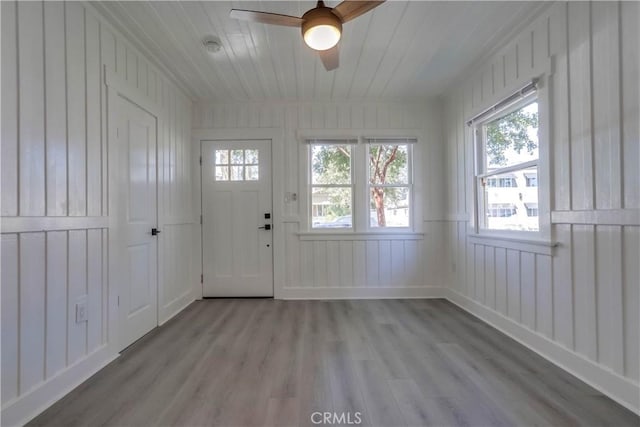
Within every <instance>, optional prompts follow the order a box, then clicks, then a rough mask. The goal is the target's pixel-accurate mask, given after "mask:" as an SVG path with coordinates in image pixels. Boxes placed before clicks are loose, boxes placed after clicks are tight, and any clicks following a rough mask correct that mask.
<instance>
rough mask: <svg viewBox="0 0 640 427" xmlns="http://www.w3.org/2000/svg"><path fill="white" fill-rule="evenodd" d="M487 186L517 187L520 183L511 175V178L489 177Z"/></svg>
mask: <svg viewBox="0 0 640 427" xmlns="http://www.w3.org/2000/svg"><path fill="white" fill-rule="evenodd" d="M487 186H488V187H500V188H506V187H517V186H518V184H517V183H516V179H515V178H512V177H509V178H487Z"/></svg>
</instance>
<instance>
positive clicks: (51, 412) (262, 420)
mask: <svg viewBox="0 0 640 427" xmlns="http://www.w3.org/2000/svg"><path fill="white" fill-rule="evenodd" d="M316 411H318V412H336V413H338V414H342V413H345V415H346V414H350V417H351V420H352V421H355V420H356V412H359V413H361V416H360V417H361V419H362V424H363V425H377V426H385V427H391V426H422V425H432V426H458V425H464V426H515V425H523V426H524V425H527V426H532V425H548V426H570V425H593V426H606V425H609V426H625V425H629V426H638V425H640V418H639V417H637V416H635V415H634V414H633V413H631V412H630V411H628V410H626V409H624V408H622V407H621V406H620V405H618V404H616V403H614V402H613V401H611V400H610V399H608V398H606V397H605V396H603V395H602V394H601V393H599V392H598V391H596V390H594V389H593V388H591V387H589V386H587V385H586V384H584V383H582V382H581V381H579V380H577V379H576V378H574V377H572V376H571V375H569V374H567V373H566V372H564V371H563V370H561V369H559V368H557V367H555V366H554V365H552V364H551V363H549V362H547V361H546V360H545V359H543V358H541V357H539V356H537V355H536V354H534V353H533V352H531V351H529V350H528V349H526V348H525V347H523V346H521V345H520V344H518V343H516V342H515V341H513V340H511V339H510V338H508V337H507V336H505V335H503V334H501V333H500V332H498V331H496V330H495V329H493V328H491V327H490V326H488V325H487V324H485V323H483V322H481V321H479V320H477V319H476V318H474V317H472V316H470V315H469V314H467V313H465V312H464V311H462V310H461V309H459V308H457V307H456V306H454V305H453V304H451V303H449V302H447V301H444V300H371V301H276V300H270V299H223V300H204V301H198V302H195V303H193V304H192V305H191V306H189V307H188V308H187V309H186V310H184V311H183V312H182V313H180V314H179V315H178V316H177V317H176V318H174V319H172V320H171V321H170V322H169V323H167V324H166V325H164V326H162V327H160V328H158V329H156V330H154V331H153V332H152V333H150V334H149V335H147V336H146V337H144V338H143V339H141V340H140V341H138V342H136V343H135V344H134V345H132V346H131V347H130V348H128V349H127V350H126V351H125V352H123V354H122V356H121V357H120V358H118V359H117V360H116V361H114V362H113V363H111V364H110V365H109V366H107V367H106V368H105V369H103V370H101V371H100V372H98V373H97V374H96V375H94V376H93V377H92V378H90V379H89V380H88V381H86V382H85V383H83V384H82V385H80V386H79V387H78V388H77V389H75V390H74V391H73V392H71V393H70V394H69V395H67V396H66V397H65V398H64V399H62V400H61V401H59V402H58V403H56V404H55V405H53V406H52V407H51V408H49V409H48V410H47V411H45V412H44V413H42V414H41V415H40V416H38V417H37V418H36V419H34V420H33V421H32V422H31V424H30V425H34V426H35V425H64V426H75V425H89V426H98V425H112V426H150V425H185V426H186V425H190V426H196V425H203V426H204V425H220V426H257V425H272V426H297V425H305V426H307V425H313V424H312V422H311V419H310V417H311V414H312V413H314V412H316Z"/></svg>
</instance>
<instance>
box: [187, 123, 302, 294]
mask: <svg viewBox="0 0 640 427" xmlns="http://www.w3.org/2000/svg"><path fill="white" fill-rule="evenodd" d="M191 139H192V144H193V146H197V147H198V149H197V150H192V153H193V155H192V157H193V158H192V164H193V168H192V170H193V171H194V175H193V176H192V182H194V183H196V185H195V186H194V194H199V195H200V197H194V200H195V202H196V204H197V206H195V211H196V212H200V215H202V183H201V177H200V170H201V164H200V158H201V149H202V142H203V141H233V140H238V141H241V140H242V141H250V140H271V206H272V209H273V211H272V214H273V221H272V224H273V225H272V236H273V241H272V245H273V298H274V299H282V298H283V288H284V280H285V274H284V265H285V264H284V259H285V258H284V255H285V253H284V235H285V234H284V227H285V224H286V223H298V222H299V219H298V218H297V216H296V217H291V218H285V217H284V195H285V189H284V138H283V130H282V128H252V129H223V128H220V129H193V130H192V131H191ZM196 174H197V175H196ZM200 218H202V216H201V217H200ZM196 235H197V236H198V237H197V238H198V239H199V246H200V274H202V272H203V271H204V268H203V263H204V251H203V247H202V224H200V232H199V233H196ZM201 277H202V276H201ZM202 296H203V283H202V280H200V295H199V298H202Z"/></svg>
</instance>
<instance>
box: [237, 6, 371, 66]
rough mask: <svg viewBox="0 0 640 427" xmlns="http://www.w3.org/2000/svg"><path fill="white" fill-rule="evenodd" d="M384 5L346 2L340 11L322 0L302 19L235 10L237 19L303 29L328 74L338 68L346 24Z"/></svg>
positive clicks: (304, 36)
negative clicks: (339, 42) (340, 44)
mask: <svg viewBox="0 0 640 427" xmlns="http://www.w3.org/2000/svg"><path fill="white" fill-rule="evenodd" d="M382 3H384V0H382V1H358V0H345V1H343V2H342V3H340V4H339V5H337V6H336V7H333V8H331V7H327V6H325V5H324V2H323V1H322V0H319V1H318V4H317V5H316V7H314V8H313V9H311V10H308V11H307V12H305V14H304V15H302V18H298V17H297V16H291V15H281V14H279V13H269V12H258V11H255V10H242V9H231V13H230V14H229V16H231V17H232V18H234V19H242V20H245V21H252V22H260V23H263V24H272V25H283V26H286V27H299V28H301V29H302V37H303V38H304V42H305V43H306V44H307V46H309V47H310V48H311V49H314V50H317V51H318V53H319V54H320V59H321V60H322V64H324V68H326V69H327V71H331V70H334V69H336V68H338V63H339V53H338V41H340V36H341V34H342V24H344V23H345V22H349V21H351V20H352V19H355V18H357V17H358V16H360V15H363V14H365V13H367V12H368V11H370V10H371V9H373V8H374V7H376V6H379V5H380V4H382Z"/></svg>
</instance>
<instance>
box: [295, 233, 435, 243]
mask: <svg viewBox="0 0 640 427" xmlns="http://www.w3.org/2000/svg"><path fill="white" fill-rule="evenodd" d="M296 234H297V235H298V238H299V239H300V240H324V241H327V240H423V239H424V233H415V232H412V231H388V232H364V233H363V232H359V233H354V232H350V231H334V232H326V231H321V232H319V231H308V232H301V233H296Z"/></svg>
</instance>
